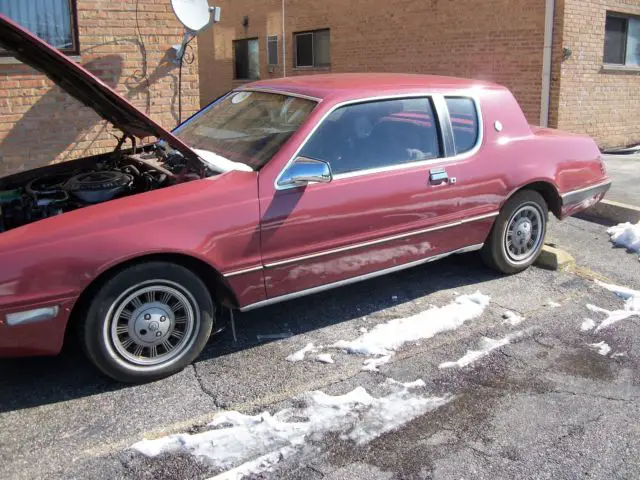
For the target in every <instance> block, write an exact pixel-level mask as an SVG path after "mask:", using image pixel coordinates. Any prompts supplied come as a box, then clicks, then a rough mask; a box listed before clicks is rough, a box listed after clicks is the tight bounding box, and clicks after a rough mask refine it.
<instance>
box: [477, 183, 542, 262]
mask: <svg viewBox="0 0 640 480" xmlns="http://www.w3.org/2000/svg"><path fill="white" fill-rule="evenodd" d="M548 216H549V209H548V207H547V203H546V202H545V200H544V198H542V195H540V194H539V193H538V192H535V191H533V190H523V191H521V192H518V193H516V194H515V195H514V196H513V197H511V198H510V199H509V200H508V201H507V203H505V205H504V207H503V208H502V210H501V211H500V215H498V218H497V219H496V222H495V224H494V225H493V229H492V230H491V233H490V234H489V238H488V239H487V242H486V243H485V245H484V247H483V249H482V258H483V260H484V261H485V263H486V264H487V265H488V266H490V267H491V268H493V269H495V270H498V271H499V272H502V273H507V274H512V273H518V272H521V271H523V270H526V269H527V268H528V267H529V266H530V265H531V264H532V263H533V262H535V261H536V259H537V258H538V255H540V252H541V250H542V247H543V245H544V237H545V235H546V232H547V218H548Z"/></svg>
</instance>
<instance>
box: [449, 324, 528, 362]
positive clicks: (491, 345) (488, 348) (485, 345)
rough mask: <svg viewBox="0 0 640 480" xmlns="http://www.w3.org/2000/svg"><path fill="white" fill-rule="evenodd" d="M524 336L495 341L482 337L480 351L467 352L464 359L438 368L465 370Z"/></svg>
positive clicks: (518, 333)
mask: <svg viewBox="0 0 640 480" xmlns="http://www.w3.org/2000/svg"><path fill="white" fill-rule="evenodd" d="M522 335H523V332H516V333H512V334H510V335H507V336H506V337H504V338H501V339H499V340H494V339H493V338H489V337H482V339H480V350H467V353H466V354H465V355H464V356H463V357H462V358H459V359H458V360H456V361H455V362H444V363H441V364H440V365H439V366H438V368H440V369H444V368H454V367H458V368H463V367H466V366H469V365H471V364H472V363H473V362H475V361H476V360H480V359H481V358H483V357H486V356H487V355H489V354H490V353H491V352H493V351H494V350H496V349H498V348H500V347H503V346H505V345H507V344H509V343H511V341H512V340H515V339H516V338H520V337H521V336H522Z"/></svg>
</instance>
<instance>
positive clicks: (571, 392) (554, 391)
mask: <svg viewBox="0 0 640 480" xmlns="http://www.w3.org/2000/svg"><path fill="white" fill-rule="evenodd" d="M547 393H561V394H567V395H574V396H576V395H580V396H585V397H593V398H601V399H603V400H611V401H615V402H627V403H630V402H637V401H638V400H640V397H631V398H621V397H611V396H608V395H598V394H597V393H590V392H575V391H572V390H551V391H550V392H547Z"/></svg>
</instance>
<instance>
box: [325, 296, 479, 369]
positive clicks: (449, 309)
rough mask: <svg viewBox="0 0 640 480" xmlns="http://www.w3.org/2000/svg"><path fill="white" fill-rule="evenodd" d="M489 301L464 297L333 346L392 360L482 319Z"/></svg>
mask: <svg viewBox="0 0 640 480" xmlns="http://www.w3.org/2000/svg"><path fill="white" fill-rule="evenodd" d="M489 301H490V297H488V296H487V295H483V294H482V293H480V292H476V293H474V294H472V295H461V296H459V297H457V298H456V299H455V300H454V301H453V302H451V303H449V304H448V305H445V306H444V307H433V308H430V309H428V310H425V311H423V312H420V313H418V314H416V315H413V316H411V317H406V318H398V319H394V320H390V321H388V322H386V323H382V324H380V325H376V326H375V327H374V328H372V329H371V330H369V331H368V332H366V333H364V334H363V335H361V336H359V337H357V338H356V339H355V340H340V341H338V342H336V343H334V344H333V345H332V347H333V348H336V349H339V350H343V351H345V352H346V353H351V354H358V355H367V356H374V357H389V358H391V356H392V355H393V354H394V352H395V351H396V350H397V349H398V348H400V347H401V346H402V345H404V344H405V343H407V342H415V341H418V340H421V339H427V338H432V337H434V336H435V335H437V334H439V333H441V332H446V331H451V330H455V329H457V328H459V327H461V326H462V325H463V324H464V323H465V322H466V321H468V320H472V319H474V318H477V317H479V316H480V315H482V313H483V312H484V310H485V309H486V308H487V306H488V305H489ZM386 361H388V360H386ZM386 361H385V362H384V363H386ZM378 366H379V365H375V364H372V363H371V362H367V363H365V367H366V368H365V369H367V370H370V369H374V368H375V369H377V367H378Z"/></svg>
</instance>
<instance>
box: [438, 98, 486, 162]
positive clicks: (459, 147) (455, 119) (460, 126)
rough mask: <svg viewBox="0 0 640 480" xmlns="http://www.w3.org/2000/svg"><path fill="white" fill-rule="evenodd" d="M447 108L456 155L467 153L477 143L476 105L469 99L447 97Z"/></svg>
mask: <svg viewBox="0 0 640 480" xmlns="http://www.w3.org/2000/svg"><path fill="white" fill-rule="evenodd" d="M445 100H446V102H447V107H448V108H449V117H450V118H451V127H452V128H453V142H454V144H455V147H456V155H459V154H461V153H465V152H468V151H469V150H471V149H473V147H475V145H476V142H477V141H478V135H479V128H478V112H477V111H476V104H475V103H474V101H473V100H472V99H470V98H465V97H447V98H446V99H445Z"/></svg>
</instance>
